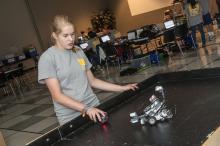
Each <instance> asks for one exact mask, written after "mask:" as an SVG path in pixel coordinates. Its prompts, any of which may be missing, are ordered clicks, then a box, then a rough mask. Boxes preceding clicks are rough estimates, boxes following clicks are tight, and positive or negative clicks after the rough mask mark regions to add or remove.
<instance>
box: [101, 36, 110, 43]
mask: <svg viewBox="0 0 220 146" xmlns="http://www.w3.org/2000/svg"><path fill="white" fill-rule="evenodd" d="M110 40H111V39H110V37H109V35H103V36H101V41H102V43H105V42H108V41H110Z"/></svg>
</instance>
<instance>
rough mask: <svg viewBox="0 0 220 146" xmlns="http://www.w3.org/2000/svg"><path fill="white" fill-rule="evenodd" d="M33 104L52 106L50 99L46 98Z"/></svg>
mask: <svg viewBox="0 0 220 146" xmlns="http://www.w3.org/2000/svg"><path fill="white" fill-rule="evenodd" d="M35 104H53V102H52V99H51V97H49V96H46V97H45V98H43V99H41V100H38V101H36V102H35Z"/></svg>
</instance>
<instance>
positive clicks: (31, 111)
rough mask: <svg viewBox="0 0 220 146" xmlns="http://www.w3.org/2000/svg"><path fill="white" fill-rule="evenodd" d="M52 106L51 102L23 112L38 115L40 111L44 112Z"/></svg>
mask: <svg viewBox="0 0 220 146" xmlns="http://www.w3.org/2000/svg"><path fill="white" fill-rule="evenodd" d="M51 106H52V105H49V104H43V105H40V106H37V107H35V108H33V109H31V110H29V111H27V112H25V113H23V115H37V114H39V113H40V112H43V111H44V110H46V109H48V108H50V107H51Z"/></svg>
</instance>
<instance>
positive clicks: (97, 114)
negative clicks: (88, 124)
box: [86, 107, 106, 122]
mask: <svg viewBox="0 0 220 146" xmlns="http://www.w3.org/2000/svg"><path fill="white" fill-rule="evenodd" d="M86 114H87V115H88V116H89V118H90V119H91V120H92V121H94V122H97V118H98V121H101V117H102V116H105V114H106V113H105V112H104V111H102V110H100V109H98V108H95V107H91V108H89V109H88V110H87V111H86Z"/></svg>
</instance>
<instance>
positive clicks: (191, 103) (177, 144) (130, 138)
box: [55, 78, 220, 146]
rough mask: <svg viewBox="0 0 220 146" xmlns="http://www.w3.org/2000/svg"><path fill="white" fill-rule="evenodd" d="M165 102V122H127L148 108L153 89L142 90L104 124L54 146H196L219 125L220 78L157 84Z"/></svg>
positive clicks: (87, 127) (113, 112) (94, 126)
mask: <svg viewBox="0 0 220 146" xmlns="http://www.w3.org/2000/svg"><path fill="white" fill-rule="evenodd" d="M161 85H162V86H163V87H164V89H165V92H166V98H167V102H168V104H169V105H171V106H174V105H175V106H176V114H175V115H174V117H173V118H172V119H170V120H169V121H164V122H161V121H157V123H156V124H155V125H153V126H151V125H149V124H145V125H141V124H139V123H135V124H132V123H130V117H129V114H130V113H131V112H137V113H141V112H142V111H143V109H144V108H145V107H146V106H147V105H149V101H148V98H149V97H150V96H151V95H152V94H153V92H154V87H149V88H147V89H143V90H142V91H141V92H140V93H139V94H136V95H135V96H134V97H133V98H132V99H131V100H129V101H127V102H125V103H123V104H121V105H119V106H117V107H115V109H114V110H112V111H111V112H110V113H109V123H108V124H106V125H100V124H90V125H88V126H85V127H83V128H80V129H79V130H77V131H74V132H73V133H72V134H70V135H69V136H68V137H65V139H68V140H61V141H59V142H57V143H56V144H55V146H113V145H114V146H188V145H189V146H199V145H201V144H202V143H203V142H204V140H206V137H207V135H208V134H210V133H211V132H212V131H213V130H215V129H216V128H217V127H218V126H219V125H220V117H219V115H220V90H219V89H220V79H219V78H210V79H197V80H196V79H193V80H188V81H181V82H180V81H175V82H167V83H161Z"/></svg>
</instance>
